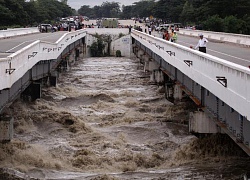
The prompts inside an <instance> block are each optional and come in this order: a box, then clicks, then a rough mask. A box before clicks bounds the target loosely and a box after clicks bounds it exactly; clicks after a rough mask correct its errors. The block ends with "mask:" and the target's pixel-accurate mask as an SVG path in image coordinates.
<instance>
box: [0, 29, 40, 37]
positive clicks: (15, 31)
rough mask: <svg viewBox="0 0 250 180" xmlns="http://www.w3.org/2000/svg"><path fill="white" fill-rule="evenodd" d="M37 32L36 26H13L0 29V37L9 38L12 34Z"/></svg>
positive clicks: (20, 34) (19, 34)
mask: <svg viewBox="0 0 250 180" xmlns="http://www.w3.org/2000/svg"><path fill="white" fill-rule="evenodd" d="M33 33H39V29H38V28H37V27H32V28H15V29H7V30H1V31H0V39H5V38H10V37H14V36H22V35H27V34H33Z"/></svg>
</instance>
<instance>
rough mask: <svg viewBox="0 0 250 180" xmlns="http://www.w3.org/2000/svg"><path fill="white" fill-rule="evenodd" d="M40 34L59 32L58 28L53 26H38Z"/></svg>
mask: <svg viewBox="0 0 250 180" xmlns="http://www.w3.org/2000/svg"><path fill="white" fill-rule="evenodd" d="M38 29H39V31H40V32H42V33H44V32H55V31H57V27H53V26H52V25H51V24H40V25H39V26H38Z"/></svg>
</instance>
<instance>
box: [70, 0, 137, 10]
mask: <svg viewBox="0 0 250 180" xmlns="http://www.w3.org/2000/svg"><path fill="white" fill-rule="evenodd" d="M106 1H108V2H119V3H120V5H125V6H128V5H132V4H133V3H134V2H139V1H140V0H68V5H69V6H70V7H72V8H73V9H76V10H78V9H79V8H80V7H81V6H83V5H89V6H90V7H94V6H101V5H102V3H103V2H106Z"/></svg>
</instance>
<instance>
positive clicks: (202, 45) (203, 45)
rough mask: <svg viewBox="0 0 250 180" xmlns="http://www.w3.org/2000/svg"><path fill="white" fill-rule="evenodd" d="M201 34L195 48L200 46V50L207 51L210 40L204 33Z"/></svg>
mask: <svg viewBox="0 0 250 180" xmlns="http://www.w3.org/2000/svg"><path fill="white" fill-rule="evenodd" d="M199 36H200V39H199V41H198V44H197V45H196V47H195V49H197V48H199V51H201V52H204V53H206V52H207V50H206V49H207V42H208V40H207V39H206V38H204V37H203V34H200V35H199Z"/></svg>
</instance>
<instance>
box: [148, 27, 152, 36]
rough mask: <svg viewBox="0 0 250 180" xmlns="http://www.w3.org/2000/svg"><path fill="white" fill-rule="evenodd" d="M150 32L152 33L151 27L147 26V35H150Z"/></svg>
mask: <svg viewBox="0 0 250 180" xmlns="http://www.w3.org/2000/svg"><path fill="white" fill-rule="evenodd" d="M151 32H152V29H151V27H150V26H149V27H148V33H149V35H151Z"/></svg>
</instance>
